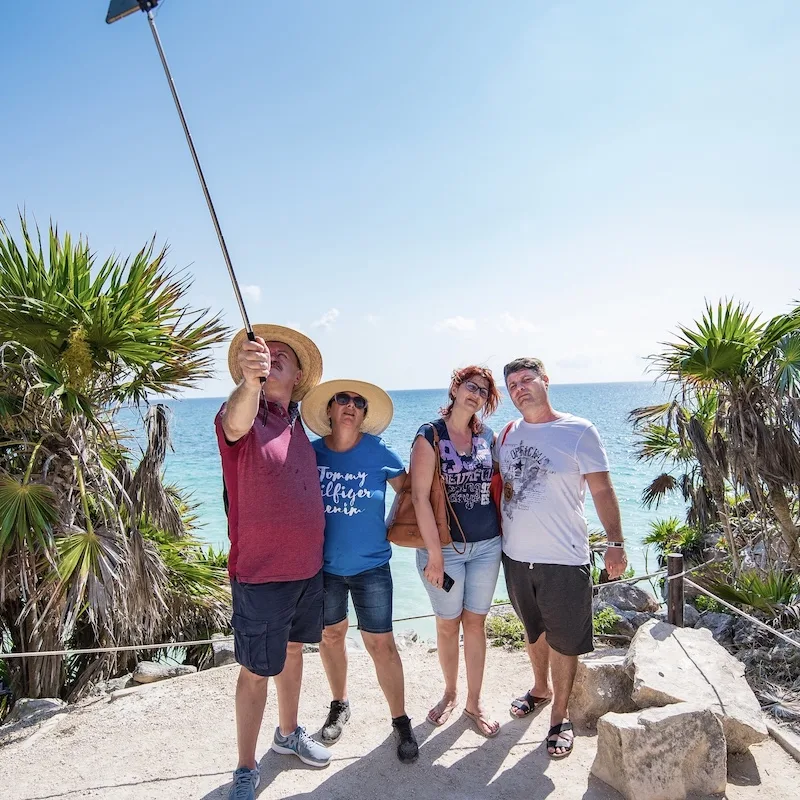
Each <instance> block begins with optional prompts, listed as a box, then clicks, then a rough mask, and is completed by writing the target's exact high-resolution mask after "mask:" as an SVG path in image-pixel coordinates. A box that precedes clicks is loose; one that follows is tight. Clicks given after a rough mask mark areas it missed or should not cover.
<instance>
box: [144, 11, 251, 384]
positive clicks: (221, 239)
mask: <svg viewBox="0 0 800 800" xmlns="http://www.w3.org/2000/svg"><path fill="white" fill-rule="evenodd" d="M141 4H142V3H141V1H140V5H141ZM145 5H146V6H148V7H146V11H147V21H148V22H149V23H150V30H151V31H152V33H153V39H154V41H155V43H156V48H157V49H158V55H159V57H160V58H161V66H163V67H164V74H165V75H166V76H167V82H168V83H169V89H170V91H171V92H172V99H173V100H174V101H175V108H177V109H178V116H179V117H180V118H181V125H183V132H184V134H185V135H186V142H187V143H188V145H189V150H190V151H191V153H192V161H194V167H195V169H196V170H197V177H198V178H200V185H201V186H202V188H203V194H204V195H205V198H206V203H207V204H208V210H209V212H210V214H211V221H212V222H213V223H214V230H215V231H216V232H217V238H218V239H219V246H220V247H221V248H222V256H223V258H224V259H225V266H226V267H227V268H228V274H229V275H230V278H231V283H232V284H233V291H234V294H235V295H236V302H237V303H238V304H239V311H240V312H241V314H242V319H243V320H244V327H245V329H246V330H247V337H248V338H249V339H251V340H252V339H254V338H255V337H254V335H253V328H252V326H251V325H250V319H249V318H248V316H247V310H246V309H245V307H244V301H243V300H242V293H241V291H240V289H239V281H238V280H236V273H235V272H234V271H233V264H232V263H231V257H230V255H229V254H228V246H227V245H226V244H225V237H224V236H223V235H222V228H221V227H220V224H219V220H218V219H217V212H216V211H215V210H214V203H213V202H212V201H211V194H210V193H209V191H208V186H207V185H206V179H205V176H204V175H203V169H202V167H201V166H200V159H199V158H198V157H197V151H196V150H195V149H194V142H193V141H192V134H191V133H189V126H188V125H187V123H186V117H185V116H184V114H183V108H182V107H181V101H180V100H179V99H178V91H177V89H176V88H175V81H174V80H173V79H172V73H171V72H170V70H169V65H168V64H167V57H166V56H165V55H164V48H163V47H161V39H160V37H159V35H158V29H157V28H156V21H155V19H154V17H153V12H152V11H151V10H150V7H149V4H145ZM143 10H144V9H143ZM262 382H263V379H262Z"/></svg>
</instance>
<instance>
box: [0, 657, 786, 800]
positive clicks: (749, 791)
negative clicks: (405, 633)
mask: <svg viewBox="0 0 800 800" xmlns="http://www.w3.org/2000/svg"><path fill="white" fill-rule="evenodd" d="M402 657H403V662H404V664H405V669H406V683H407V696H408V711H409V714H410V715H411V716H412V718H413V725H414V729H415V731H416V735H417V738H418V740H419V743H420V748H421V749H420V758H419V761H418V762H417V763H416V764H414V765H410V766H409V765H402V764H400V763H399V762H398V761H397V759H396V757H395V753H394V742H393V738H392V735H391V729H390V725H389V720H388V719H387V716H388V714H387V711H386V706H385V702H384V700H383V697H382V695H381V693H380V690H379V688H378V685H377V682H376V680H375V677H374V673H373V670H372V663H371V661H370V659H369V657H368V656H367V655H366V654H364V653H353V654H351V657H350V687H351V688H350V699H351V704H352V707H353V716H352V719H351V721H350V723H349V725H348V727H347V729H346V732H345V734H344V736H343V737H342V739H341V740H340V741H339V742H338V743H337V744H336V745H335V746H334V758H333V761H332V763H331V765H330V766H329V767H328V768H327V769H324V770H316V769H312V768H310V767H306V766H304V765H303V764H301V763H300V762H299V761H298V760H297V759H296V758H294V757H293V756H280V755H277V754H276V753H273V752H271V751H270V750H269V745H270V743H271V740H272V733H273V730H274V726H275V724H276V713H275V699H274V690H273V689H272V688H271V689H270V697H269V701H268V705H267V713H266V716H265V720H264V725H263V727H262V735H261V739H260V742H259V749H258V757H259V765H260V769H261V776H262V779H261V787H260V789H259V792H258V796H259V797H260V798H261V799H262V800H273V799H274V800H277V798H281V799H282V800H290V799H291V798H314V799H315V800H316V799H317V798H318V799H319V800H322V799H323V798H324V800H339V798H341V800H345V798H347V800H372V799H373V798H381V800H384V799H387V800H388V799H389V798H410V799H411V800H445V799H446V800H468V799H470V800H471V799H472V798H481V800H495V799H497V800H499V799H500V798H504V799H505V798H545V797H549V796H552V797H554V798H555V797H557V798H559V800H572V799H573V798H575V800H577V798H583V800H606V798H608V799H609V800H610V799H611V798H619V797H620V795H619V794H617V793H616V792H615V791H613V790H612V789H610V788H609V787H608V786H606V785H605V784H604V783H602V782H601V781H599V780H597V779H596V778H594V777H592V776H591V775H590V773H589V767H590V766H591V763H592V760H593V759H594V756H595V751H596V744H595V738H594V737H593V736H592V735H582V736H579V738H578V740H577V743H576V746H575V751H574V753H573V755H572V756H571V757H569V758H567V759H565V760H563V761H551V760H550V759H549V758H548V757H547V752H546V750H545V749H544V747H543V744H542V742H543V739H544V736H545V734H546V732H547V728H548V722H549V718H548V712H547V710H544V712H543V713H541V712H540V713H539V714H537V715H534V716H532V717H529V718H528V719H525V720H513V719H511V717H510V716H509V713H508V701H509V700H510V699H511V697H512V696H513V695H514V694H519V693H520V692H521V691H523V690H524V689H525V688H526V684H527V683H528V681H529V679H530V668H529V666H528V664H527V661H526V658H525V656H524V654H522V653H506V652H503V651H499V650H493V649H490V652H489V656H488V663H487V674H486V682H485V702H486V705H487V707H488V709H490V710H491V711H492V713H493V714H495V716H496V718H497V719H498V720H500V721H501V723H502V730H501V733H500V735H499V736H497V737H496V738H495V739H491V740H487V739H484V738H483V737H481V736H479V735H478V734H477V733H476V732H475V731H474V729H473V728H472V726H471V725H470V724H469V723H468V720H467V719H466V718H465V717H464V716H463V715H462V714H461V713H460V708H459V710H458V711H457V712H456V713H454V714H453V716H452V717H451V719H450V721H449V722H448V723H447V724H446V725H445V726H443V727H442V728H434V727H433V726H432V725H430V724H428V723H426V722H425V714H426V713H427V711H428V708H429V707H430V705H431V704H432V703H433V702H435V701H436V700H437V699H438V696H439V694H438V693H439V692H440V689H441V675H440V672H439V665H438V661H437V658H436V654H435V653H428V652H427V648H425V647H423V646H414V647H411V648H409V649H406V650H404V651H403V652H402ZM236 671H237V668H236V667H223V668H220V669H213V670H208V671H205V672H201V673H199V674H197V675H193V676H189V677H186V678H177V679H174V680H171V681H165V682H163V683H160V684H154V685H151V686H150V687H147V688H145V689H142V690H139V691H137V692H136V693H135V694H130V695H127V696H125V697H120V698H118V699H115V700H113V701H109V700H108V699H107V698H103V699H97V700H89V701H86V702H84V703H82V704H80V705H78V706H76V707H74V708H73V709H72V710H71V711H70V712H69V713H68V714H65V715H61V717H60V719H59V720H58V721H57V722H53V721H51V722H49V723H45V725H44V726H43V727H42V728H41V729H39V730H38V731H37V732H36V733H35V734H33V735H28V736H27V737H26V738H18V737H16V736H11V737H9V736H8V735H6V736H5V737H4V739H3V738H0V797H2V798H3V800H51V798H66V800H75V798H79V797H80V798H84V797H102V798H110V800H147V798H154V800H155V798H170V800H182V799H183V798H187V799H188V798H192V799H193V800H224V798H227V793H228V788H229V786H230V783H229V781H230V773H231V771H232V769H233V767H234V766H235V757H236V756H235V753H236V750H235V727H234V716H233V690H234V684H235V680H236ZM462 673H463V665H462ZM461 680H462V683H461V685H462V686H465V683H464V677H463V674H462V678H461ZM327 705H328V688H327V683H326V681H325V676H324V673H323V670H322V665H321V663H320V660H319V656H318V655H317V654H311V655H307V656H306V657H305V680H304V687H303V696H302V699H301V706H300V711H301V723H302V724H305V725H306V727H307V729H308V730H309V731H311V732H316V731H318V730H319V728H320V726H321V724H322V721H323V720H324V717H325V713H326V711H327ZM3 742H4V743H3ZM798 786H800V765H798V764H797V763H796V762H795V761H794V760H793V759H791V758H790V757H789V756H788V755H787V754H786V753H784V751H783V750H781V749H780V747H779V746H778V745H777V744H775V743H774V742H773V741H771V740H770V741H767V742H765V743H764V744H761V745H758V746H756V747H753V748H752V751H751V754H750V755H747V756H743V757H737V758H735V759H731V761H730V763H729V785H728V793H727V797H729V798H731V800H756V798H758V800H763V798H789V797H793V796H797V795H796V794H795V792H796V791H797V787H798Z"/></svg>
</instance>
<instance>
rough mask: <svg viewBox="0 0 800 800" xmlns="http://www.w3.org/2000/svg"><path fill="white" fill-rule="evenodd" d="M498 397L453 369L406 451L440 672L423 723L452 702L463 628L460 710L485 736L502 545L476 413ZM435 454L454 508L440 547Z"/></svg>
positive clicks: (486, 444) (488, 437)
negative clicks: (491, 618) (442, 402)
mask: <svg viewBox="0 0 800 800" xmlns="http://www.w3.org/2000/svg"><path fill="white" fill-rule="evenodd" d="M499 402H500V394H499V392H498V391H497V386H496V385H495V382H494V378H493V377H492V373H491V371H490V370H488V369H486V368H484V367H475V366H472V367H465V368H464V369H460V370H456V371H455V372H454V373H453V379H452V382H451V383H450V390H449V403H448V404H447V406H446V407H444V408H443V409H441V412H440V413H441V415H442V416H441V418H440V419H437V420H434V421H433V422H430V423H427V424H425V425H423V426H422V427H421V428H420V429H419V431H417V435H416V438H415V440H414V446H413V449H412V451H411V481H412V483H411V494H412V499H413V502H414V510H415V512H416V516H417V524H418V525H419V529H420V533H421V534H422V538H423V539H424V540H425V546H426V547H425V549H420V550H417V569H418V570H419V573H420V576H421V577H422V582H423V584H424V586H425V588H426V590H427V592H428V596H429V597H430V600H431V605H432V606H433V613H434V614H435V615H436V638H437V645H438V651H439V663H440V664H441V667H442V672H443V674H444V696H443V697H442V699H441V700H440V701H439V702H438V703H437V704H436V705H435V706H434V707H433V708H432V709H431V710H430V711H429V712H428V721H429V722H431V723H433V724H434V725H443V724H444V723H445V722H447V720H448V719H449V717H450V715H451V714H452V712H453V709H454V708H455V706H456V696H457V686H456V683H457V680H458V649H459V648H458V642H459V633H460V630H461V629H462V628H463V631H464V661H465V664H466V668H467V701H466V704H465V706H464V713H465V714H466V715H467V716H468V717H469V718H470V719H471V720H472V721H473V722H474V724H475V727H476V728H477V730H478V732H479V733H481V734H482V735H483V736H487V737H491V736H496V735H497V734H498V733H499V731H500V723H499V722H497V721H496V720H491V719H489V717H488V716H487V715H486V713H485V712H484V709H483V706H482V704H481V686H482V684H483V671H484V666H485V663H486V630H485V627H484V623H485V621H486V615H487V614H488V613H489V608H490V607H491V604H492V597H493V596H494V590H495V586H496V585H497V576H498V573H499V571H500V559H501V556H502V549H501V544H500V525H499V522H498V519H497V508H496V506H495V504H494V503H493V502H492V498H491V495H490V491H489V490H490V486H491V482H492V467H493V465H492V439H493V436H494V434H493V433H492V431H491V430H490V429H489V428H488V427H487V426H486V425H484V424H483V422H482V421H481V419H479V415H480V417H487V416H489V415H490V414H492V413H493V412H494V411H495V409H496V408H497V406H498V404H499ZM434 446H436V447H437V450H438V452H435V450H434ZM437 458H438V459H439V463H440V465H441V472H442V477H443V479H444V483H445V489H446V491H447V497H448V499H449V500H450V504H451V506H452V508H453V511H454V512H455V516H452V515H451V518H450V535H451V537H452V539H453V544H452V545H450V546H447V547H444V548H442V546H441V544H440V542H439V533H438V531H437V528H436V520H435V517H434V513H433V508H432V507H431V502H430V493H431V484H432V482H433V480H434V476H435V469H436V460H435V459H437ZM445 575H447V577H448V579H451V580H452V581H453V584H452V587H451V588H449V590H448V589H446V588H444V587H445ZM448 583H449V581H448Z"/></svg>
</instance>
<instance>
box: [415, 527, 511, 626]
mask: <svg viewBox="0 0 800 800" xmlns="http://www.w3.org/2000/svg"><path fill="white" fill-rule="evenodd" d="M458 548H459V550H461V549H463V548H464V544H463V543H462V544H460V545H459V546H458ZM502 554H503V547H502V544H501V542H500V537H499V536H495V537H494V538H492V539H485V540H484V541H482V542H469V543H467V545H466V550H465V552H464V553H457V552H456V551H455V549H454V548H452V547H443V548H442V555H443V556H444V571H445V572H446V573H447V574H448V575H449V576H450V577H451V578H452V579H453V580H454V581H455V583H454V584H453V588H452V589H451V590H450V591H449V592H446V591H445V590H444V589H439V588H437V587H436V586H432V585H431V584H430V583H428V581H426V580H425V576H424V575H423V574H422V571H423V570H424V569H425V567H426V566H427V564H428V551H427V550H425V549H420V550H417V571H418V572H419V575H420V577H421V578H422V585H423V586H424V587H425V590H426V591H427V592H428V597H430V599H431V606H433V613H434V614H436V616H437V617H439V618H440V619H456V618H457V617H459V616H460V615H461V612H462V611H471V612H472V613H473V614H488V613H489V609H490V608H491V606H492V599H493V597H494V590H495V587H496V586H497V576H498V575H499V573H500V558H501V556H502Z"/></svg>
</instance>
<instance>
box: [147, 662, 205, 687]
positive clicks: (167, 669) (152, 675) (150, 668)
mask: <svg viewBox="0 0 800 800" xmlns="http://www.w3.org/2000/svg"><path fill="white" fill-rule="evenodd" d="M194 672H197V667H193V666H190V665H189V664H160V663H156V662H155V661H140V662H139V663H138V664H137V665H136V669H135V670H134V671H133V676H132V678H133V681H134V682H135V683H155V682H156V681H164V680H167V678H178V677H180V676H181V675H191V674H192V673H194Z"/></svg>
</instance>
